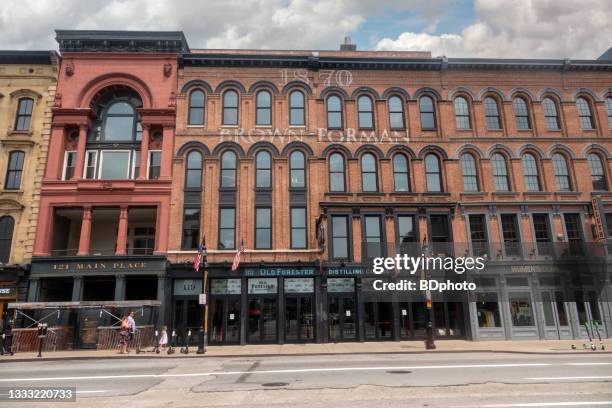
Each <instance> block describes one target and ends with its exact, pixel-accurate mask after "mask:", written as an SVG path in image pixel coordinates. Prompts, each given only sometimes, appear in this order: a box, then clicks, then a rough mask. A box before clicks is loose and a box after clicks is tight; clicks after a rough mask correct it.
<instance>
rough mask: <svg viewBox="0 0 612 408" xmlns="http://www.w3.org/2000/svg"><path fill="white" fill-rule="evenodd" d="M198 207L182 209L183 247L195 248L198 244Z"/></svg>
mask: <svg viewBox="0 0 612 408" xmlns="http://www.w3.org/2000/svg"><path fill="white" fill-rule="evenodd" d="M199 241H200V209H199V208H185V209H184V210H183V242H182V244H181V246H182V248H183V249H195V248H197V247H198V245H199V244H200V242H199Z"/></svg>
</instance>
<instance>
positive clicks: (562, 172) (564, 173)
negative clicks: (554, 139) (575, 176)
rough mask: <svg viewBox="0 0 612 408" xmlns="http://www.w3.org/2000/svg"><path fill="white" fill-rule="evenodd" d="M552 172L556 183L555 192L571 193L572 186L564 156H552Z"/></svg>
mask: <svg viewBox="0 0 612 408" xmlns="http://www.w3.org/2000/svg"><path fill="white" fill-rule="evenodd" d="M553 171H554V173H555V180H556V182H557V190H559V191H571V190H572V185H571V183H570V176H569V169H568V167H567V160H565V156H563V155H562V154H561V153H555V154H554V155H553Z"/></svg>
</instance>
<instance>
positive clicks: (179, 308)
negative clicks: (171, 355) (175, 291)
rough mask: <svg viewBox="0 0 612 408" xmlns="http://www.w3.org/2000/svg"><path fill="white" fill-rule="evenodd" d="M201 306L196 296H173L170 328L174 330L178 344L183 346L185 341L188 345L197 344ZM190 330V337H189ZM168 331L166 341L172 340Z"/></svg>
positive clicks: (201, 313)
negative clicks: (182, 297) (181, 297)
mask: <svg viewBox="0 0 612 408" xmlns="http://www.w3.org/2000/svg"><path fill="white" fill-rule="evenodd" d="M202 316H203V307H202V306H201V305H200V304H199V303H198V299H197V298H184V299H180V298H175V299H174V310H173V318H172V330H174V331H175V332H176V336H177V337H176V339H175V340H176V341H177V342H178V343H177V345H178V346H183V345H184V344H185V341H188V342H189V344H190V345H195V344H197V341H198V331H199V330H200V325H201V324H202ZM189 330H191V338H190V337H189ZM171 333H172V331H169V333H168V334H169V336H168V341H172V340H171V337H170V334H171Z"/></svg>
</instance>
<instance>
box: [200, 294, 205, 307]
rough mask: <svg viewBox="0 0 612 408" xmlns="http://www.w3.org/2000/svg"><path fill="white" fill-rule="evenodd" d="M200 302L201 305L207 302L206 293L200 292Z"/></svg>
mask: <svg viewBox="0 0 612 408" xmlns="http://www.w3.org/2000/svg"><path fill="white" fill-rule="evenodd" d="M200 304H201V305H205V304H206V294H205V293H200Z"/></svg>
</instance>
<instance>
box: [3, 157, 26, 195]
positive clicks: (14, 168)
mask: <svg viewBox="0 0 612 408" xmlns="http://www.w3.org/2000/svg"><path fill="white" fill-rule="evenodd" d="M8 160H9V163H8V168H7V169H6V180H5V182H4V188H5V189H7V190H18V189H19V187H20V186H21V177H22V175H23V163H24V160H25V153H24V152H22V151H12V152H10V154H9V159H8Z"/></svg>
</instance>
